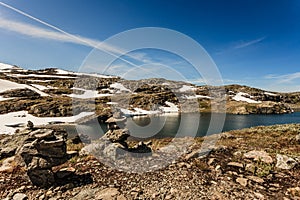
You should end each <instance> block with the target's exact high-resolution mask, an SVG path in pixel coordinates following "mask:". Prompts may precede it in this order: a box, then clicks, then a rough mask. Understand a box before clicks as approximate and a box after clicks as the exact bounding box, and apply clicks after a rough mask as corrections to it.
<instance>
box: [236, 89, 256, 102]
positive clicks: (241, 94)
mask: <svg viewBox="0 0 300 200" xmlns="http://www.w3.org/2000/svg"><path fill="white" fill-rule="evenodd" d="M245 96H247V97H245ZM248 97H250V98H248ZM251 98H253V97H252V96H250V95H249V94H247V93H244V92H239V93H237V94H236V95H235V96H234V97H232V99H233V100H236V101H245V102H247V103H261V101H255V100H253V99H251Z"/></svg>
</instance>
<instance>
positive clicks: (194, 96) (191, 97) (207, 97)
mask: <svg viewBox="0 0 300 200" xmlns="http://www.w3.org/2000/svg"><path fill="white" fill-rule="evenodd" d="M184 97H185V98H186V99H198V98H200V99H212V98H211V97H209V96H204V95H193V96H187V95H185V96H184Z"/></svg>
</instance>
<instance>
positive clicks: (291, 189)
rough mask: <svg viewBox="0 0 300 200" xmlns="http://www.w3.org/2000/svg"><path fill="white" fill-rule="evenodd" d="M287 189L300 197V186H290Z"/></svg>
mask: <svg viewBox="0 0 300 200" xmlns="http://www.w3.org/2000/svg"><path fill="white" fill-rule="evenodd" d="M287 191H288V193H290V194H291V195H292V196H298V197H300V187H294V188H288V189H287Z"/></svg>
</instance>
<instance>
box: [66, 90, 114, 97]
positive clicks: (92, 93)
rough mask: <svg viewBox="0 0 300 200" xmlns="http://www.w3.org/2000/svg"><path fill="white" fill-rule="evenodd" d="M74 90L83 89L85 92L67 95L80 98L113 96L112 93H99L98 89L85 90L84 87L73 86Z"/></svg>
mask: <svg viewBox="0 0 300 200" xmlns="http://www.w3.org/2000/svg"><path fill="white" fill-rule="evenodd" d="M72 89H73V90H80V91H83V94H69V95H67V96H69V97H71V98H78V99H91V98H97V97H107V96H111V94H99V93H98V91H96V90H85V89H82V88H72Z"/></svg>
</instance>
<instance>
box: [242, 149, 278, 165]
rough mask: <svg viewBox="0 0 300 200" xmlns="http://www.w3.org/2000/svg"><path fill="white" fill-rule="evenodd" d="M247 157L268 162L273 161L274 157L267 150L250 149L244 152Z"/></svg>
mask: <svg viewBox="0 0 300 200" xmlns="http://www.w3.org/2000/svg"><path fill="white" fill-rule="evenodd" d="M244 157H245V158H249V159H253V160H255V161H262V162H264V163H267V164H271V163H273V159H272V157H271V156H270V155H269V154H268V153H267V152H265V151H256V150H253V151H249V152H247V153H245V154H244Z"/></svg>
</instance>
